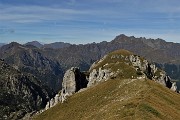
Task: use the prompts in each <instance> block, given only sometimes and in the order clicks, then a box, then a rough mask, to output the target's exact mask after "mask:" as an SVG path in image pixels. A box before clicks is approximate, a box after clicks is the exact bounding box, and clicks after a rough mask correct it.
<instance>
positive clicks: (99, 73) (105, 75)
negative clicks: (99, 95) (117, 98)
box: [87, 68, 113, 87]
mask: <svg viewBox="0 0 180 120" xmlns="http://www.w3.org/2000/svg"><path fill="white" fill-rule="evenodd" d="M112 75H113V72H111V71H110V70H108V69H102V68H99V69H98V70H96V69H93V70H92V72H91V73H90V74H89V82H88V85H87V86H88V87H90V86H92V85H95V84H97V83H99V82H101V81H106V80H108V79H110V77H111V76H112Z"/></svg>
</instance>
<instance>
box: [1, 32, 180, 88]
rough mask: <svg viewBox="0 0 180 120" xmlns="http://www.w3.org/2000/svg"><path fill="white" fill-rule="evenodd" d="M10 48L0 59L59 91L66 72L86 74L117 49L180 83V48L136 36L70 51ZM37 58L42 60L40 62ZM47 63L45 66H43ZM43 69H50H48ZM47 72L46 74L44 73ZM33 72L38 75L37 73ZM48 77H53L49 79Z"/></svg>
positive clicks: (177, 44)
mask: <svg viewBox="0 0 180 120" xmlns="http://www.w3.org/2000/svg"><path fill="white" fill-rule="evenodd" d="M54 44H55V43H54ZM10 45H12V43H11V44H8V45H6V46H3V47H2V48H1V49H0V57H1V58H2V59H5V61H6V62H8V63H10V64H13V65H15V66H18V67H19V68H21V69H25V70H26V71H27V72H31V73H32V74H34V75H35V76H37V77H38V75H39V77H38V78H40V80H41V77H43V78H44V79H43V80H46V82H47V83H48V84H49V86H51V87H52V88H53V89H55V90H56V91H57V90H60V89H61V83H62V79H63V74H64V73H65V71H66V70H67V69H69V68H71V67H73V66H77V67H79V68H80V69H81V70H82V71H87V70H88V69H89V67H90V66H91V64H92V63H93V62H95V61H96V60H98V59H100V58H101V57H103V56H104V55H106V54H107V53H109V52H112V51H114V50H118V49H126V50H129V51H132V52H133V53H135V54H137V55H140V56H142V57H145V58H147V60H148V61H151V62H153V63H154V64H156V66H158V67H160V68H161V69H163V70H165V71H166V72H167V74H168V75H169V76H170V77H171V78H172V79H175V80H179V79H180V44H179V43H172V42H166V41H164V40H162V39H146V38H143V37H140V38H135V37H134V36H130V37H128V36H126V35H124V34H121V35H119V36H116V37H115V39H114V40H112V41H110V42H106V41H103V42H100V43H91V44H85V45H82V44H81V45H69V44H68V46H67V47H63V48H59V49H53V48H36V47H32V46H23V45H19V46H21V47H18V49H16V48H15V46H12V47H10V48H11V49H10V48H8V46H10ZM5 48H6V49H5ZM22 48H23V49H22ZM20 51H21V52H20ZM23 51H26V52H25V53H26V54H24V58H22V57H21V56H22V55H21V54H22V53H24V52H23ZM28 51H29V52H28ZM30 51H34V52H35V53H37V54H36V55H34V54H32V52H30ZM10 53H11V54H10ZM15 55H16V57H15ZM26 56H29V57H26ZM35 56H36V57H35ZM38 56H39V57H40V58H41V59H38V58H39V57H38ZM12 59H14V61H16V60H17V61H21V62H20V64H19V63H18V62H13V63H12ZM23 59H24V60H23ZM44 60H45V61H46V62H44ZM26 61H30V62H28V63H29V64H26ZM31 61H33V62H35V63H38V65H36V64H33V63H32V62H31ZM37 61H38V62H37ZM40 63H42V64H40ZM31 66H32V67H31ZM44 66H46V67H47V66H48V69H47V68H46V67H44ZM26 68H27V69H28V70H27V69H26ZM37 68H38V70H37ZM44 68H46V69H47V70H44ZM29 69H30V70H29ZM39 69H40V70H39ZM34 70H35V71H38V72H35V73H34V72H33V71H34ZM39 73H40V74H39ZM47 73H48V74H47ZM49 74H50V75H49ZM48 76H53V77H50V78H48ZM46 78H48V79H46Z"/></svg>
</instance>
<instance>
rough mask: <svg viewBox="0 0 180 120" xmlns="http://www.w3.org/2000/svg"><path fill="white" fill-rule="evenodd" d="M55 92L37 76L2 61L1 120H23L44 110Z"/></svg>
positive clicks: (0, 64)
mask: <svg viewBox="0 0 180 120" xmlns="http://www.w3.org/2000/svg"><path fill="white" fill-rule="evenodd" d="M53 96H54V92H53V91H52V90H51V89H49V88H48V87H47V86H46V85H44V84H43V83H41V81H39V80H38V79H37V78H36V77H35V76H33V75H31V74H26V73H23V72H21V71H19V70H17V69H15V68H14V67H12V66H10V65H8V64H7V63H5V62H4V61H3V60H0V119H8V120H9V119H14V120H15V119H21V118H22V117H24V115H26V114H28V113H29V114H33V112H36V111H39V110H40V109H42V108H44V107H45V105H46V104H47V102H48V100H49V99H51V98H52V97H53Z"/></svg>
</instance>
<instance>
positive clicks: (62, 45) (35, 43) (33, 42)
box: [24, 41, 71, 49]
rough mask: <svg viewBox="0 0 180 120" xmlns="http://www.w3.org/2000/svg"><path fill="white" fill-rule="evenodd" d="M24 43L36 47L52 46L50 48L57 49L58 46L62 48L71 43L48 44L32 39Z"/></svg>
mask: <svg viewBox="0 0 180 120" xmlns="http://www.w3.org/2000/svg"><path fill="white" fill-rule="evenodd" d="M24 45H32V46H35V47H37V48H52V49H59V48H64V47H69V46H70V45H71V44H70V43H64V42H55V43H50V44H41V43H39V42H38V41H32V42H28V43H26V44H24Z"/></svg>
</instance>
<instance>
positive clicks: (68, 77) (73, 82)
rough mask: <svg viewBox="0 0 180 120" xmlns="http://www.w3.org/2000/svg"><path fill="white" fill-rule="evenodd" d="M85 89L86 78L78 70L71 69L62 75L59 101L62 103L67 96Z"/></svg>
mask: <svg viewBox="0 0 180 120" xmlns="http://www.w3.org/2000/svg"><path fill="white" fill-rule="evenodd" d="M85 87H87V80H86V76H85V75H84V74H83V73H82V72H80V70H79V68H77V67H72V68H71V69H69V70H67V71H66V73H65V74H64V78H63V82H62V90H61V101H62V102H63V101H64V100H65V99H66V97H67V96H70V95H72V94H74V93H75V92H77V91H79V90H80V89H81V88H85Z"/></svg>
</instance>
